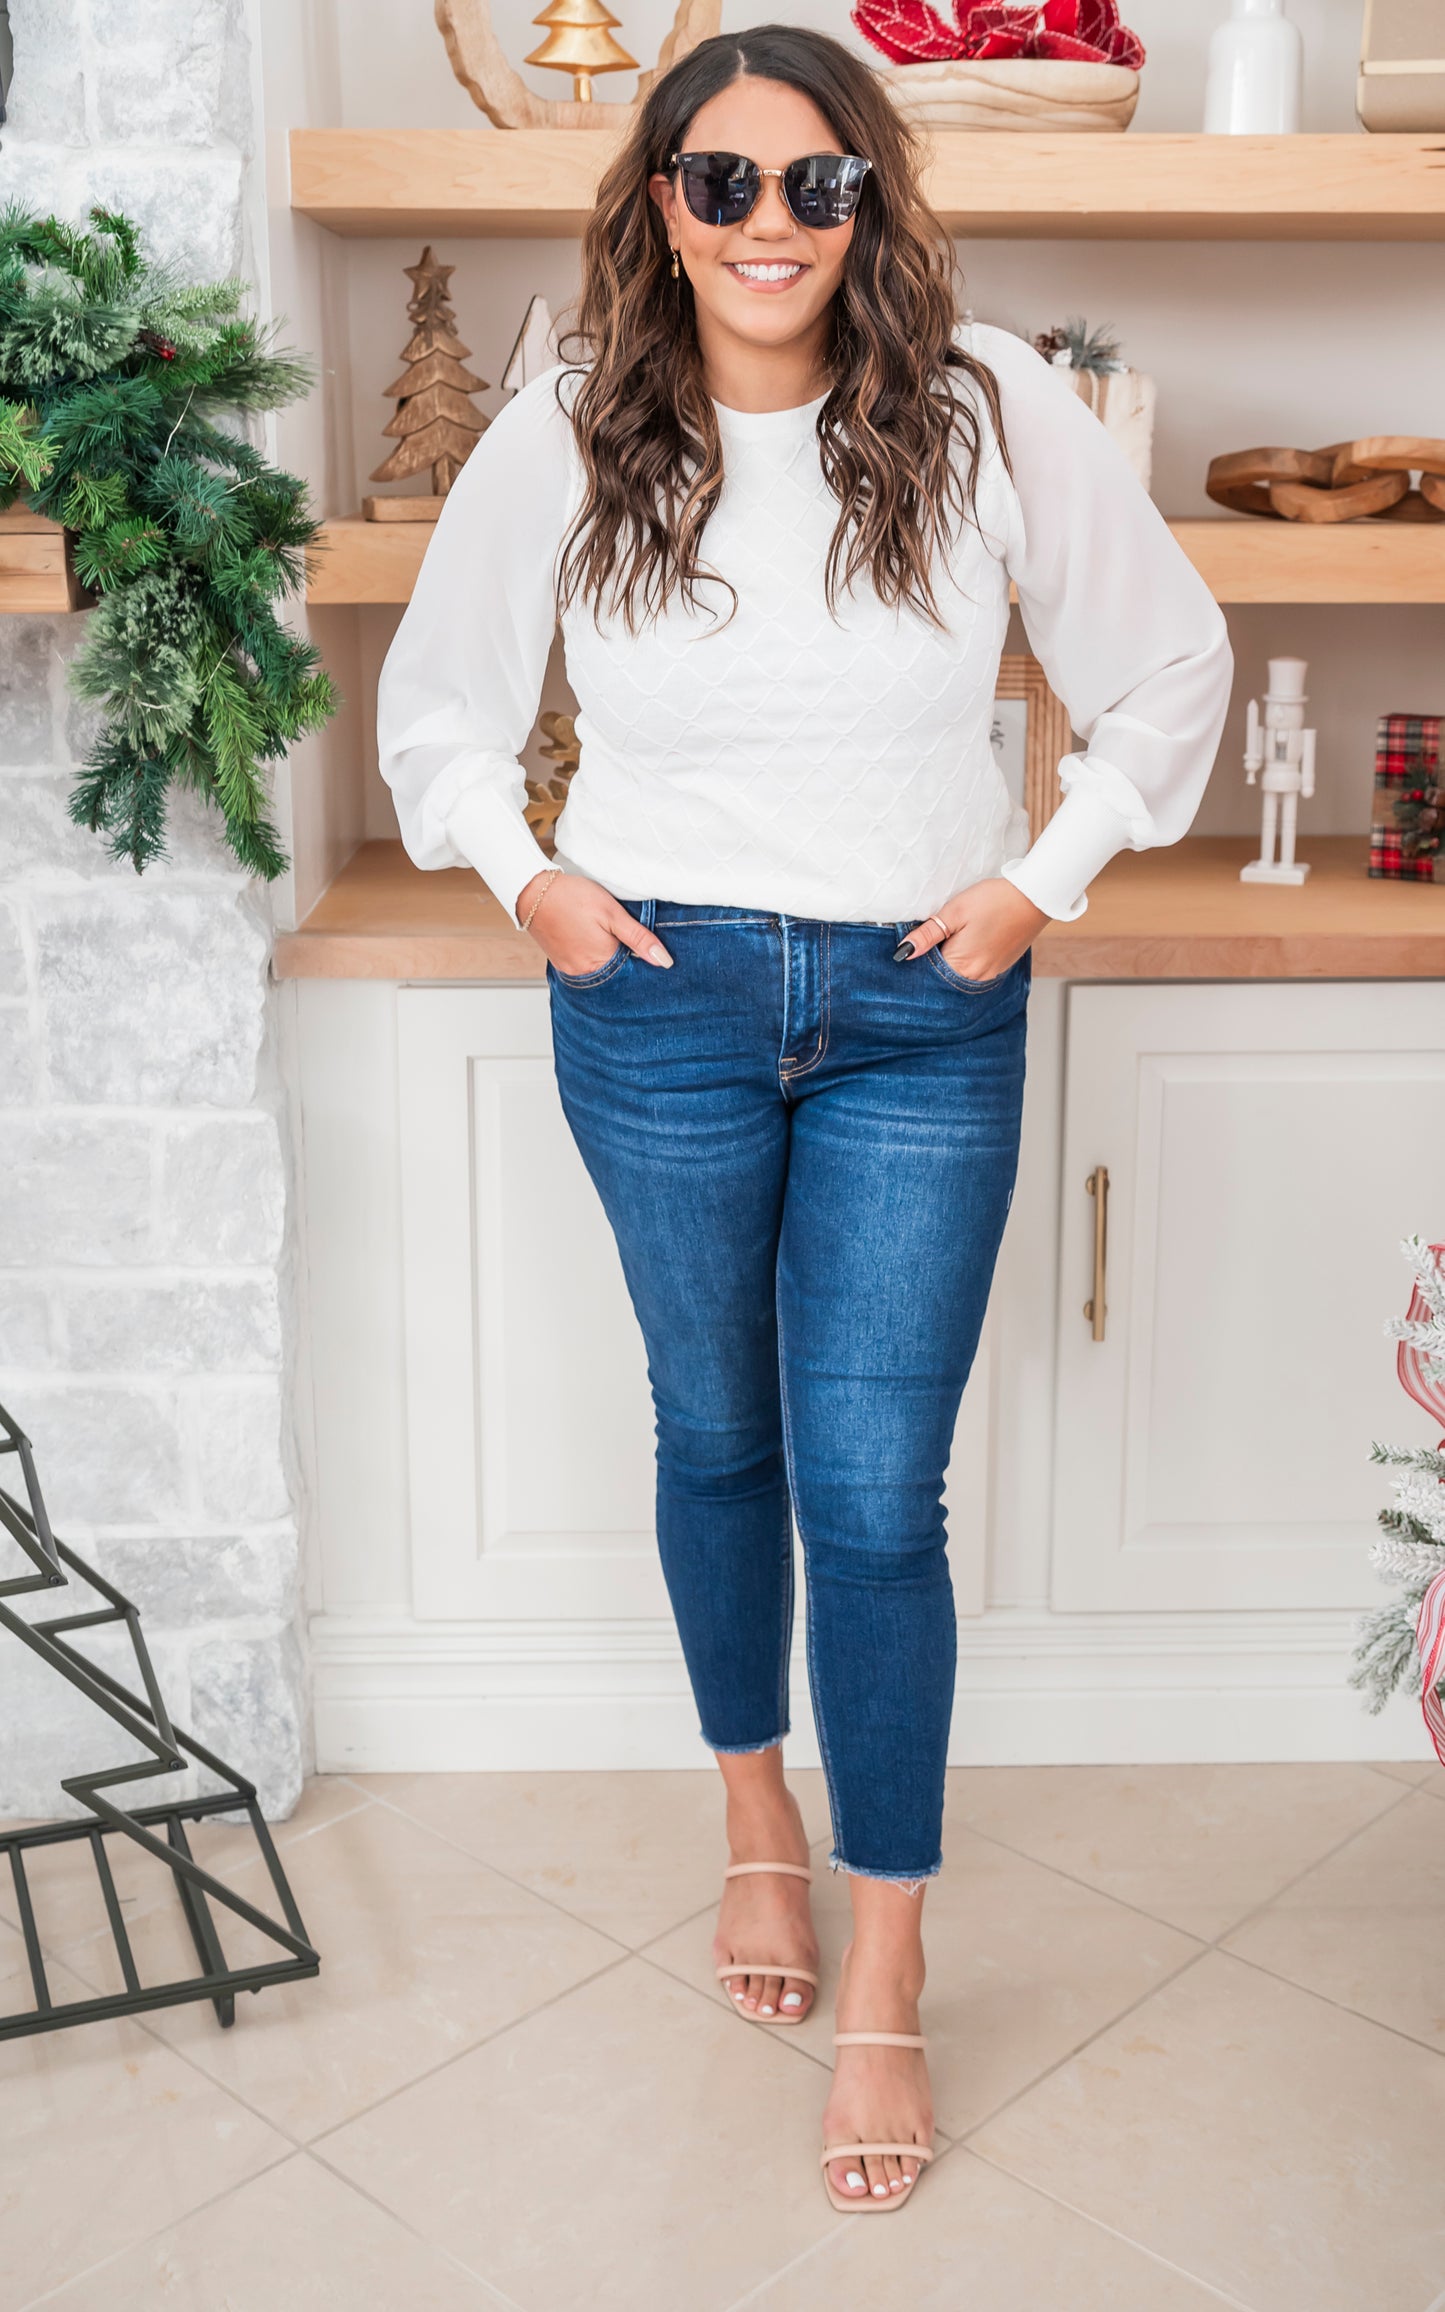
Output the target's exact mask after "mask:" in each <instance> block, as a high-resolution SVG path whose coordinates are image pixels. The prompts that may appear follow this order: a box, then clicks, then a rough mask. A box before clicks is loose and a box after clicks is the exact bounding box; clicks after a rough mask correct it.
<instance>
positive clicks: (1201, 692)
mask: <svg viewBox="0 0 1445 2312" xmlns="http://www.w3.org/2000/svg"><path fill="white" fill-rule="evenodd" d="M959 334H960V342H961V343H963V344H964V345H966V346H967V348H968V349H969V350H970V351H971V352H972V353H974V354H975V355H976V356H977V358H979V359H980V360H982V361H984V362H986V363H987V364H988V366H989V367H990V368H991V369H992V370H993V372H994V374H995V376H996V377H997V379H998V381H999V387H1000V391H1001V395H1002V404H1003V416H1004V432H1005V438H1006V440H1007V443H1008V448H1009V453H1010V457H1011V459H1012V464H1013V474H1012V478H1010V474H1009V472H1008V469H1007V468H1006V466H1005V465H1004V462H1003V459H1002V457H1001V456H1000V454H999V449H998V444H997V442H996V440H995V438H994V436H993V432H992V429H991V428H990V427H989V424H988V418H987V412H986V411H985V410H984V409H983V408H982V407H981V406H980V408H979V418H980V423H981V426H982V429H983V438H984V456H983V463H982V468H981V471H980V476H979V484H978V494H977V500H976V514H977V526H976V527H975V526H972V525H965V526H962V527H961V528H960V529H959V531H958V534H957V537H956V539H955V542H954V545H953V548H952V550H951V553H950V556H949V559H948V564H947V567H946V568H944V569H942V570H940V571H938V572H937V573H936V574H935V585H936V591H937V596H938V602H939V608H940V610H941V612H942V615H943V617H944V619H945V622H946V624H945V628H944V630H942V631H940V630H939V629H938V628H936V627H932V626H930V625H929V624H928V623H927V622H926V621H925V620H924V619H922V618H920V617H918V616H917V615H916V614H915V613H913V612H911V611H908V610H903V611H899V610H896V609H890V608H887V607H885V606H884V604H883V603H881V602H880V601H879V600H878V598H877V596H876V595H875V594H874V592H873V590H872V588H871V587H869V586H867V585H861V586H860V587H858V588H857V589H855V591H854V592H853V593H852V594H851V595H849V596H845V597H844V598H843V599H842V600H841V601H840V603H839V607H838V611H837V615H836V616H834V615H833V614H832V613H831V612H830V611H829V608H828V604H827V600H826V597H825V593H824V569H825V563H826V557H827V550H828V543H829V540H830V538H831V536H832V533H833V527H834V524H835V521H836V519H837V501H836V500H835V499H834V497H833V496H832V494H831V492H830V491H829V489H828V486H827V484H826V482H825V480H824V478H823V473H822V468H821V464H820V461H819V456H818V444H817V433H816V420H817V414H818V411H819V409H820V408H821V407H822V403H821V402H820V401H819V402H813V403H811V404H809V405H808V406H806V407H804V408H800V409H788V410H779V411H775V412H769V413H767V414H765V415H754V414H747V415H745V414H742V413H740V412H738V411H736V410H729V409H724V408H722V407H719V409H718V422H719V425H720V428H721V431H722V444H723V460H724V468H725V480H724V485H723V489H722V493H721V496H720V499H719V502H718V506H717V509H716V511H715V513H714V514H713V516H712V519H711V521H710V522H709V524H708V527H707V530H706V533H705V535H704V539H703V550H704V555H705V558H706V562H707V566H708V568H709V570H711V571H715V572H717V573H718V574H719V575H720V576H721V577H722V578H724V579H726V580H727V581H728V582H729V583H730V584H731V585H732V586H733V588H734V589H735V590H736V594H737V608H736V611H735V612H733V614H732V615H731V616H729V610H730V608H731V604H730V602H729V599H728V596H727V594H726V592H725V590H724V588H723V587H721V586H718V585H713V584H707V585H704V586H703V587H702V589H701V607H700V608H699V609H697V610H695V611H689V610H687V609H686V608H684V607H683V606H681V605H680V604H678V603H676V602H674V603H672V604H671V605H670V606H669V608H668V609H667V611H666V613H665V614H664V615H663V616H662V617H661V618H659V619H656V620H654V621H653V622H652V623H650V624H648V625H645V626H644V627H642V628H641V630H640V631H639V632H638V633H637V634H636V635H629V634H628V633H627V631H626V628H625V627H624V626H623V625H622V623H621V621H620V620H604V621H603V622H602V624H601V626H600V627H599V626H598V625H597V623H596V622H595V621H594V618H593V615H592V612H591V610H590V609H589V608H587V607H586V606H584V605H582V604H578V603H574V604H573V605H572V606H571V607H570V608H569V609H568V610H567V611H566V613H565V614H564V616H563V619H562V633H563V641H564V644H565V649H566V661H567V675H568V680H569V682H570V683H571V686H572V690H573V693H574V695H575V697H576V700H577V704H578V708H579V712H578V716H577V734H578V738H579V740H580V742H581V761H580V764H579V767H578V769H577V772H576V774H575V776H574V778H573V780H572V785H571V788H570V791H569V794H568V799H567V803H566V806H565V808H564V810H563V813H562V816H561V819H560V821H559V822H558V828H557V856H558V862H559V864H561V865H563V866H565V867H567V868H569V869H571V870H573V871H575V872H579V873H582V874H585V875H590V876H593V877H595V879H596V880H597V881H598V882H599V883H602V884H605V885H606V886H607V888H608V889H609V890H611V891H613V892H614V893H616V895H617V896H618V897H619V898H623V899H647V898H657V899H672V900H681V901H691V902H696V903H702V904H710V905H719V906H733V907H757V908H761V909H765V910H767V911H768V912H769V913H780V914H788V915H799V916H819V917H828V918H831V919H833V920H835V921H845V922H892V921H894V920H897V919H900V918H913V917H916V916H923V915H927V914H929V913H931V912H932V910H933V909H934V908H936V907H939V906H941V905H942V903H943V902H944V900H946V899H947V898H949V897H950V896H951V895H952V894H953V893H955V892H957V891H961V890H963V889H965V888H966V887H967V886H968V885H969V884H971V883H975V882H978V881H979V880H981V879H982V878H983V877H985V876H992V875H998V874H1000V873H1003V874H1005V875H1007V876H1008V878H1009V879H1010V881H1011V882H1013V883H1015V884H1017V885H1018V887H1019V889H1020V890H1021V891H1023V892H1024V893H1026V895H1027V896H1028V897H1029V898H1030V899H1032V900H1033V901H1034V902H1035V904H1036V905H1037V906H1039V907H1041V908H1043V909H1044V910H1045V912H1046V913H1047V914H1049V915H1052V916H1057V917H1061V918H1063V919H1065V920H1072V919H1073V918H1075V917H1076V916H1078V915H1080V914H1082V912H1083V909H1084V905H1085V899H1084V892H1085V888H1086V886H1087V884H1088V883H1089V881H1090V880H1091V878H1092V877H1093V876H1094V875H1096V874H1097V873H1098V871H1099V869H1100V868H1101V867H1102V866H1103V865H1104V864H1105V862H1106V861H1107V860H1108V859H1110V858H1112V857H1113V855H1114V853H1115V852H1116V851H1120V850H1123V849H1124V848H1126V847H1132V848H1133V849H1135V850H1145V849H1147V848H1148V847H1149V846H1150V845H1151V844H1156V843H1172V842H1175V841H1177V839H1178V837H1179V836H1181V835H1182V834H1183V833H1184V832H1185V830H1186V828H1187V827H1188V825H1189V822H1190V820H1191V819H1192V818H1193V816H1194V812H1195V810H1196V808H1197V806H1198V803H1199V798H1200V796H1201V794H1202V793H1203V791H1204V785H1205V781H1206V780H1207V778H1208V776H1209V771H1210V766H1211V764H1212V762H1213V760H1214V752H1215V748H1216V746H1217V745H1218V743H1219V734H1220V730H1221V727H1222V725H1223V721H1224V713H1225V708H1226V705H1227V703H1228V698H1229V684H1230V673H1231V664H1232V662H1231V657H1230V650H1229V643H1228V638H1227V635H1226V632H1225V625H1224V620H1223V618H1222V617H1221V615H1220V612H1219V610H1218V607H1217V606H1216V604H1215V602H1214V601H1213V599H1212V597H1211V596H1210V594H1209V592H1208V590H1207V588H1206V587H1205V585H1204V583H1203V581H1202V580H1201V579H1200V578H1199V576H1198V575H1197V573H1196V572H1195V570H1194V569H1193V567H1192V565H1191V564H1190V563H1189V561H1188V560H1187V559H1186V557H1185V555H1184V554H1183V552H1182V551H1181V549H1180V548H1179V547H1178V546H1177V545H1176V544H1175V542H1174V540H1173V538H1172V537H1171V535H1170V533H1169V529H1168V527H1167V525H1166V523H1165V522H1164V521H1163V519H1162V517H1161V516H1160V514H1159V513H1158V512H1157V510H1156V508H1155V507H1154V505H1153V503H1152V501H1151V500H1150V498H1149V497H1148V495H1147V493H1146V492H1145V491H1144V490H1143V489H1142V488H1141V486H1140V484H1139V483H1138V482H1137V481H1136V479H1135V477H1134V474H1133V472H1132V470H1131V468H1130V467H1129V465H1128V463H1127V461H1126V460H1125V458H1124V457H1123V455H1122V453H1121V452H1120V451H1119V450H1118V449H1117V448H1116V446H1115V444H1114V443H1113V441H1112V440H1111V439H1110V437H1109V435H1108V434H1107V433H1106V432H1105V431H1104V428H1103V426H1102V425H1101V424H1100V423H1099V421H1098V419H1097V418H1095V417H1093V416H1092V415H1091V414H1090V412H1089V411H1088V410H1087V409H1086V408H1085V407H1084V404H1083V403H1082V402H1081V401H1080V400H1079V398H1078V397H1077V395H1076V394H1074V393H1073V392H1072V391H1071V390H1070V388H1069V387H1068V386H1067V385H1066V384H1065V382H1064V381H1063V379H1062V378H1059V377H1057V376H1055V375H1054V373H1053V372H1052V370H1051V369H1050V367H1049V365H1048V364H1047V363H1046V362H1044V361H1043V360H1041V359H1040V357H1039V356H1038V354H1036V353H1035V352H1033V350H1032V349H1031V348H1030V347H1029V346H1027V345H1025V344H1024V343H1023V342H1022V340H1021V339H1019V338H1016V337H1012V336H1010V335H1009V334H1008V332H1007V331H1005V330H1001V329H989V328H983V327H978V326H975V327H973V328H970V329H964V330H961V331H960V333H959ZM564 375H565V373H564V372H562V371H560V370H552V371H549V372H548V373H547V375H546V376H544V377H541V378H538V379H537V380H536V381H535V382H534V383H533V384H531V385H529V386H527V387H525V388H524V390H523V391H522V392H521V393H519V394H518V396H517V398H516V400H515V401H513V402H512V403H510V404H509V405H508V407H507V408H506V409H505V410H504V411H503V412H502V415H501V416H500V417H499V418H498V419H497V420H496V422H495V424H493V425H492V426H491V427H490V429H489V430H488V432H487V433H485V434H484V435H483V437H482V439H481V441H480V442H479V443H478V444H477V447H476V448H475V449H474V450H473V452H472V454H471V456H470V458H469V459H468V460H467V463H466V465H465V466H464V467H463V469H462V472H461V474H460V475H459V477H458V479H457V481H456V483H455V484H454V486H453V488H452V491H451V494H450V496H449V497H448V499H447V502H446V506H445V508H444V509H443V512H442V515H441V518H440V520H439V521H438V523H437V526H436V533H435V536H434V537H433V539H432V542H431V545H430V546H429V548H428V550H427V555H426V559H425V562H424V563H423V565H422V570H421V575H420V577H419V578H418V581H417V585H416V590H415V592H414V594H413V595H412V599H411V604H410V607H409V608H408V610H407V612H406V615H405V617H404V618H403V620H402V622H401V627H400V630H399V632H398V634H397V637H396V640H395V642H394V643H393V645H392V647H391V650H390V652H389V653H388V656H387V660H386V665H385V667H384V669H383V672H382V678H381V693H380V702H379V716H378V738H379V745H380V754H381V768H382V773H383V776H384V777H385V778H386V780H387V781H388V783H389V784H390V786H391V788H392V791H393V793H394V795H395V798H396V807H397V814H398V817H399V819H400V822H401V832H402V838H403V840H404V842H405V844H406V847H407V850H408V851H409V852H410V854H411V857H412V858H413V859H414V860H415V861H416V864H417V865H418V866H419V867H455V866H461V865H465V864H466V863H467V862H470V863H471V865H473V866H474V867H475V868H476V869H477V871H478V873H479V874H480V875H482V876H483V877H484V878H485V880H486V881H487V883H488V884H489V885H490V886H491V889H492V890H493V892H494V893H495V894H496V896H497V898H498V899H499V900H501V902H502V904H503V906H504V907H506V909H507V910H508V912H509V913H510V914H511V915H512V916H513V920H515V901H516V897H517V894H518V892H519V891H520V890H521V889H522V887H523V885H524V884H525V883H527V882H528V881H530V879H531V877H532V876H533V875H535V874H536V873H537V872H538V870H539V868H542V867H545V866H546V865H547V864H548V861H547V858H546V856H545V854H544V853H543V852H542V850H541V849H540V848H539V846H538V845H537V843H536V842H535V841H534V839H533V837H532V834H531V831H530V829H529V828H528V827H527V825H526V823H525V821H524V819H523V816H522V809H523V804H524V801H525V787H524V782H523V774H522V771H521V768H520V766H519V764H518V760H517V757H518V754H519V752H520V750H521V748H522V747H523V746H524V745H525V743H526V741H527V738H528V735H529V733H530V731H531V729H532V726H533V724H534V722H535V720H536V715H537V707H538V701H539V696H540V692H541V685H542V677H543V672H544V670H545V667H546V662H547V654H548V650H549V648H550V646H551V642H552V637H553V633H554V630H555V625H556V610H555V568H556V560H557V555H558V550H559V548H560V546H561V543H562V540H563V538H564V537H565V535H566V532H567V529H568V527H569V525H570V523H571V520H572V518H573V516H574V514H575V512H576V510H577V507H578V504H579V503H580V493H581V486H582V483H581V468H580V463H579V460H578V457H577V452H576V445H575V441H574V438H573V434H572V428H571V424H570V421H569V419H568V417H567V415H566V412H565V410H564V409H563V408H562V407H559V404H558V380H559V379H560V378H563V377H564ZM965 389H966V386H965ZM566 390H567V389H566V386H565V384H564V386H563V391H564V393H565V391H566ZM1010 578H1012V579H1013V580H1014V582H1015V584H1016V585H1017V587H1018V597H1019V606H1020V609H1021V611H1022V613H1023V620H1024V625H1025V627H1026V629H1027V632H1028V636H1029V641H1030V644H1031V646H1032V648H1033V650H1034V651H1035V653H1036V654H1037V656H1038V658H1039V659H1040V661H1041V662H1042V664H1043V668H1044V671H1045V673H1046V674H1047V676H1048V679H1049V682H1050V683H1051V685H1052V686H1053V689H1054V690H1055V691H1056V692H1057V694H1058V696H1059V697H1060V698H1061V699H1062V700H1063V702H1064V705H1065V706H1066V707H1067V708H1068V710H1069V714H1070V717H1071V720H1072V723H1073V726H1074V728H1075V730H1076V731H1077V732H1079V734H1080V735H1081V736H1082V737H1083V738H1084V739H1085V740H1086V742H1087V744H1086V749H1085V751H1084V752H1083V753H1081V754H1072V755H1069V756H1067V757H1066V758H1065V760H1064V762H1063V764H1062V765H1061V776H1062V780H1063V784H1064V787H1065V790H1066V793H1065V799H1064V802H1063V804H1062V806H1061V808H1060V809H1059V811H1058V812H1057V813H1056V814H1055V816H1054V818H1053V819H1052V820H1051V822H1050V823H1049V825H1048V827H1047V828H1045V830H1044V831H1043V833H1042V834H1041V835H1040V837H1039V840H1038V841H1037V842H1036V843H1035V844H1034V845H1033V847H1032V849H1030V847H1029V840H1028V825H1027V822H1026V819H1025V817H1024V814H1023V812H1022V810H1020V809H1018V808H1017V807H1015V806H1014V805H1013V804H1012V803H1011V801H1010V799H1009V796H1008V792H1007V789H1006V787H1005V785H1004V780H1003V776H1002V774H1001V772H1000V770H999V768H998V765H997V763H996V761H995V758H994V753H993V749H992V747H991V745H990V742H989V733H990V726H991V721H992V707H993V698H994V687H995V682H996V679H997V674H998V662H999V656H1000V653H1001V651H1002V648H1003V642H1004V635H1005V630H1006V627H1007V623H1008V607H1009V600H1008V597H1009V580H1010Z"/></svg>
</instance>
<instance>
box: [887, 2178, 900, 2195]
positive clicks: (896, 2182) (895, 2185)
mask: <svg viewBox="0 0 1445 2312" xmlns="http://www.w3.org/2000/svg"><path fill="white" fill-rule="evenodd" d="M888 2189H889V2190H890V2192H901V2191H902V2189H903V2178H902V2176H895V2177H894V2178H893V2181H892V2183H891V2184H890V2185H889V2186H888Z"/></svg>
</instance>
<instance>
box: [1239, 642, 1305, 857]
mask: <svg viewBox="0 0 1445 2312" xmlns="http://www.w3.org/2000/svg"><path fill="white" fill-rule="evenodd" d="M1308 672H1309V662H1308V661H1307V660H1306V659H1303V658H1272V659H1271V660H1270V662H1269V688H1268V690H1267V691H1266V692H1265V694H1264V721H1263V722H1262V723H1261V721H1260V717H1259V703H1258V701H1257V700H1256V699H1251V700H1250V702H1249V721H1248V726H1247V730H1246V734H1245V742H1244V768H1245V775H1246V778H1247V781H1248V784H1249V785H1250V786H1251V787H1252V786H1253V785H1254V783H1255V780H1256V778H1258V780H1259V784H1260V786H1261V787H1262V789H1263V790H1264V829H1263V832H1262V834H1261V836H1260V841H1259V857H1258V858H1257V859H1251V860H1250V862H1249V865H1248V866H1247V867H1241V868H1240V870H1239V880H1240V882H1241V883H1303V881H1304V879H1305V877H1306V876H1307V875H1308V873H1309V868H1308V866H1307V865H1306V864H1305V862H1304V861H1303V860H1301V859H1296V857H1295V855H1294V838H1295V826H1296V822H1297V820H1298V818H1299V800H1300V797H1301V795H1306V796H1308V795H1312V794H1313V793H1314V791H1315V734H1314V732H1313V731H1312V730H1306V729H1305V727H1304V719H1305V676H1306V675H1307V674H1308ZM1276 835H1278V839H1279V857H1278V859H1276V858H1275V855H1274V852H1275V838H1276Z"/></svg>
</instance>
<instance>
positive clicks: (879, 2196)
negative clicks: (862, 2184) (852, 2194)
mask: <svg viewBox="0 0 1445 2312" xmlns="http://www.w3.org/2000/svg"><path fill="white" fill-rule="evenodd" d="M873 2197H874V2199H875V2200H886V2199H887V2197H888V2186H887V2184H875V2185H874V2186H873Z"/></svg>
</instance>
